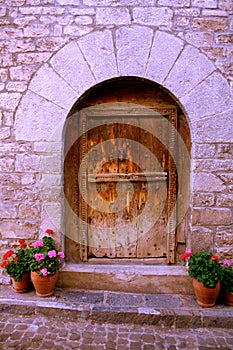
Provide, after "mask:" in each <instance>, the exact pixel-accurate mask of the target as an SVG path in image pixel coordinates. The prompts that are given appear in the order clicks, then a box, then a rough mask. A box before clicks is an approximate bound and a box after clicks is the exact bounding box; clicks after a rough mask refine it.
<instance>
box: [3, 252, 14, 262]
mask: <svg viewBox="0 0 233 350" xmlns="http://www.w3.org/2000/svg"><path fill="white" fill-rule="evenodd" d="M12 254H14V251H13V250H8V252H6V253H5V254H4V255H3V260H7V259H8V258H9V257H10V256H11V255H12Z"/></svg>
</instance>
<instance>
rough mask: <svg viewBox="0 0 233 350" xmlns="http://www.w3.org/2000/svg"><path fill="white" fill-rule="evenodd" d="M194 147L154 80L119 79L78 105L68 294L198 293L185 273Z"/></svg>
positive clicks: (68, 156) (71, 148) (70, 161)
mask: <svg viewBox="0 0 233 350" xmlns="http://www.w3.org/2000/svg"><path fill="white" fill-rule="evenodd" d="M190 145H191V140H190V131H189V126H188V122H187V120H186V117H185V114H184V112H183V111H182V109H181V107H180V106H179V104H178V102H177V101H176V100H175V99H174V97H173V96H171V94H170V93H169V92H168V91H166V90H164V89H163V88H162V87H161V86H160V85H158V84H156V83H153V82H151V81H149V80H145V79H141V78H137V77H121V78H116V79H111V80H108V81H105V82H103V83H101V84H99V85H97V86H95V87H93V88H92V89H90V90H89V91H87V92H86V93H85V94H84V95H83V96H82V97H81V98H80V99H79V100H78V101H77V103H76V104H75V105H74V106H73V108H72V110H71V111H70V113H69V115H68V117H67V120H66V125H65V128H64V195H65V196H64V197H65V200H64V220H63V222H64V230H65V249H66V257H67V260H68V263H67V266H66V267H65V268H64V272H66V276H65V273H61V277H60V284H61V285H62V286H67V287H70V286H72V287H76V288H88V289H109V290H124V291H131V292H133V291H134V292H142V291H143V290H147V292H150V291H151V292H152V293H153V292H157V293H158V292H162V293H170V292H174V293H186V292H187V289H189V290H188V292H187V293H190V292H191V291H190V290H191V288H189V284H187V283H186V287H185V288H184V287H182V285H184V284H183V283H182V282H183V279H186V278H187V274H186V273H185V271H183V269H182V268H181V267H180V257H181V254H182V253H183V252H184V250H185V248H186V244H187V242H188V240H189V230H188V227H189V187H190V182H189V173H190V161H189V156H190ZM67 274H68V277H67ZM69 277H70V278H69ZM173 279H176V282H175V284H174V283H173V282H172V281H173ZM168 280H170V281H169V282H168ZM71 281H72V283H71ZM162 281H163V282H162ZM161 282H162V284H161ZM177 282H181V284H180V286H179V283H177ZM156 285H157V289H156ZM172 285H173V287H172Z"/></svg>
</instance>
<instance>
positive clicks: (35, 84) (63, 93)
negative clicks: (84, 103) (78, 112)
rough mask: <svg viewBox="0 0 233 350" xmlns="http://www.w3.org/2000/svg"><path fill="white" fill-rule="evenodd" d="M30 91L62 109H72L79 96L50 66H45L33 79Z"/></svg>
mask: <svg viewBox="0 0 233 350" xmlns="http://www.w3.org/2000/svg"><path fill="white" fill-rule="evenodd" d="M29 89H30V90H31V91H33V92H35V93H36V94H38V95H40V96H42V97H44V98H46V99H47V100H49V101H51V102H53V103H54V104H57V105H58V106H60V107H62V108H68V109H70V108H71V107H72V105H73V103H74V102H75V101H76V99H77V94H76V93H75V92H74V90H73V89H72V88H71V87H70V86H69V85H68V84H67V83H66V82H65V81H64V80H63V79H61V77H60V76H59V75H58V74H57V73H56V72H55V71H54V70H53V69H52V68H50V67H49V66H48V65H43V66H42V68H40V69H39V70H38V71H37V73H36V75H35V76H34V78H33V79H32V81H31V83H30V86H29Z"/></svg>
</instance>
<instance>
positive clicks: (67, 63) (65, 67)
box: [50, 42, 95, 94]
mask: <svg viewBox="0 0 233 350" xmlns="http://www.w3.org/2000/svg"><path fill="white" fill-rule="evenodd" d="M50 63H51V65H52V67H53V68H54V70H55V71H56V72H57V73H58V74H59V75H60V76H62V77H63V79H65V80H66V81H67V82H68V83H69V85H70V86H72V88H73V89H74V90H75V91H77V93H79V94H81V93H83V92H84V91H86V90H87V89H88V88H89V87H91V86H92V85H94V83H95V79H94V77H93V75H92V73H91V71H90V69H89V66H88V65H87V62H86V61H85V60H84V58H83V55H82V52H81V51H80V48H79V47H78V45H77V44H76V43H74V42H71V43H70V44H68V45H66V46H65V47H64V48H63V49H61V50H60V51H59V52H58V53H57V54H56V55H55V56H54V57H53V58H52V59H51V61H50Z"/></svg>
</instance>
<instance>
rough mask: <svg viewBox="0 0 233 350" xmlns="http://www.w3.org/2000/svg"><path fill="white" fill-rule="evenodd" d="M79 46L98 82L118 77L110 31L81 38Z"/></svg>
mask: <svg viewBox="0 0 233 350" xmlns="http://www.w3.org/2000/svg"><path fill="white" fill-rule="evenodd" d="M93 43H95V44H94V45H93ZM78 46H79V48H80V49H81V51H82V53H83V55H84V57H85V58H86V61H87V63H88V65H89V66H90V68H91V70H92V74H93V76H94V77H95V78H96V80H97V81H102V80H105V79H109V78H112V77H114V76H117V75H118V74H117V69H116V67H117V65H116V57H115V53H114V45H113V39H112V33H111V32H110V31H109V30H105V31H103V32H93V33H91V34H89V35H86V36H84V37H82V38H80V39H79V40H78ZM102 67H105V69H102Z"/></svg>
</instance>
